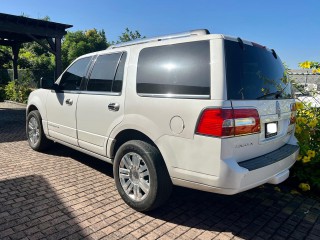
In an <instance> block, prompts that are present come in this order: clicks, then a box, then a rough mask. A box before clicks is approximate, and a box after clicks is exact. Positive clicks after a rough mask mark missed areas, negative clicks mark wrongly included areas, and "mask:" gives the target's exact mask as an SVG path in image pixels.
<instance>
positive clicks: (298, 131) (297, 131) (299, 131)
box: [296, 125, 302, 134]
mask: <svg viewBox="0 0 320 240" xmlns="http://www.w3.org/2000/svg"><path fill="white" fill-rule="evenodd" d="M301 132H302V129H301V127H300V126H298V125H297V126H296V133H298V134H299V133H301Z"/></svg>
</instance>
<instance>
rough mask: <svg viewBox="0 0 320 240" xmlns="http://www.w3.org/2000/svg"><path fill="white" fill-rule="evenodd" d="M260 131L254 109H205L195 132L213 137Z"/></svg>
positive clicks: (256, 113)
mask: <svg viewBox="0 0 320 240" xmlns="http://www.w3.org/2000/svg"><path fill="white" fill-rule="evenodd" d="M258 132H260V118H259V114H258V111H257V110H256V109H223V108H218V109H205V110H204V111H203V112H202V114H201V116H200V119H199V122H198V125H197V129H196V133H197V134H202V135H209V136H215V137H227V136H237V135H243V134H252V133H258Z"/></svg>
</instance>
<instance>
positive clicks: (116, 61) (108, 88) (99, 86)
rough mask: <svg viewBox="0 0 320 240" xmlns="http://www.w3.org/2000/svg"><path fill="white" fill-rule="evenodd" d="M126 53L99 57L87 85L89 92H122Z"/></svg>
mask: <svg viewBox="0 0 320 240" xmlns="http://www.w3.org/2000/svg"><path fill="white" fill-rule="evenodd" d="M125 58H126V54H125V53H114V54H107V55H100V56H98V58H97V60H96V62H95V64H94V67H93V69H92V73H91V75H90V79H89V82H88V85H87V90H88V91H101V92H121V88H122V80H123V72H124V63H125Z"/></svg>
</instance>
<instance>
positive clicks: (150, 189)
mask: <svg viewBox="0 0 320 240" xmlns="http://www.w3.org/2000/svg"><path fill="white" fill-rule="evenodd" d="M120 172H121V175H120ZM113 175H114V180H115V183H116V187H117V189H118V192H119V194H120V196H121V197H122V199H123V200H124V201H125V202H126V204H128V205H129V206H130V207H132V208H133V209H135V210H137V211H139V212H146V211H150V210H153V209H155V208H157V207H159V206H160V205H162V204H163V203H164V202H165V201H166V200H167V199H168V198H169V197H170V194H171V190H172V182H171V179H170V177H169V173H168V170H167V168H166V166H165V163H164V160H163V158H162V156H161V154H160V152H159V150H158V149H157V148H156V147H154V146H152V145H151V144H149V143H146V142H143V141H140V140H132V141H128V142H126V143H124V144H123V145H122V146H121V147H120V148H119V150H118V151H117V153H116V156H115V160H114V163H113Z"/></svg>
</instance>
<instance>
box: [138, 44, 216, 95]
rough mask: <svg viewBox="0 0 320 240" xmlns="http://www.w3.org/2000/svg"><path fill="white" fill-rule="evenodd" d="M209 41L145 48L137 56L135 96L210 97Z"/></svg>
mask: <svg viewBox="0 0 320 240" xmlns="http://www.w3.org/2000/svg"><path fill="white" fill-rule="evenodd" d="M209 45H210V44H209V41H199V42H188V43H180V44H173V45H166V46H159V47H150V48H145V49H143V50H142V51H141V52H140V55H139V61H138V72H137V93H138V94H141V95H143V94H166V95H167V94H174V95H176V94H181V95H204V96H207V97H209V95H210V48H209Z"/></svg>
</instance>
